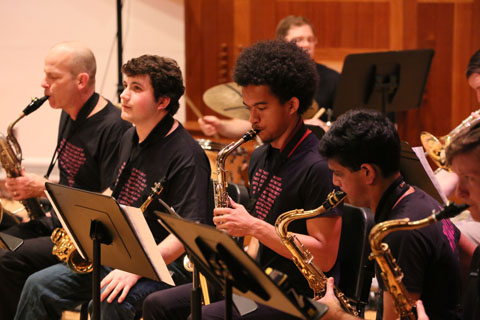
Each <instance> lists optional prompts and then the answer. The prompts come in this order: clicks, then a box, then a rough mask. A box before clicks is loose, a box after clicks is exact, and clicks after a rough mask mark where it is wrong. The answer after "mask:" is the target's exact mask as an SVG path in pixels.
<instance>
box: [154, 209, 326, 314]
mask: <svg viewBox="0 0 480 320" xmlns="http://www.w3.org/2000/svg"><path fill="white" fill-rule="evenodd" d="M155 213H156V214H157V216H158V217H159V218H160V221H161V222H162V224H163V225H164V227H165V228H166V229H167V230H169V231H170V232H171V233H172V234H174V235H175V236H176V237H177V238H178V239H179V240H180V241H181V242H182V243H183V245H184V246H185V249H186V250H187V252H188V253H189V257H190V259H191V260H192V261H193V263H194V264H195V266H196V267H197V268H198V270H199V271H200V272H201V273H203V274H204V275H205V276H206V277H207V278H208V279H209V280H210V281H211V282H213V283H215V284H219V285H220V286H221V287H222V288H223V289H224V292H225V319H231V317H232V292H234V293H235V294H237V295H240V296H243V297H245V298H248V299H251V300H255V301H256V302H258V303H261V304H264V305H267V306H270V307H272V308H275V309H278V310H280V311H283V312H286V313H288V314H291V315H293V316H296V317H299V318H302V319H319V318H321V317H322V316H323V315H324V314H325V313H326V312H327V310H328V307H327V306H326V305H324V304H321V303H319V302H316V301H314V300H312V299H310V298H307V297H305V296H303V295H298V294H296V293H295V292H294V290H293V289H291V288H290V291H289V292H284V291H282V290H280V288H279V287H278V286H277V285H276V284H275V283H274V282H273V280H272V279H271V278H270V277H269V276H267V275H266V274H265V272H264V271H263V270H262V269H261V268H260V267H259V266H258V264H257V263H256V262H255V261H254V260H253V259H252V258H251V257H250V256H249V255H248V254H247V253H245V251H244V250H243V249H242V248H241V247H239V246H238V244H237V242H235V240H234V239H233V238H232V237H231V236H229V235H228V234H227V233H225V232H222V231H219V230H217V229H215V228H214V227H211V226H208V225H202V224H199V223H195V222H192V221H188V220H185V219H181V218H178V217H175V216H172V215H169V214H165V213H161V212H158V211H155ZM192 317H194V315H193V314H192Z"/></svg>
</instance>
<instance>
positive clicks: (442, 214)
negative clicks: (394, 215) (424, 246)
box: [369, 202, 468, 250]
mask: <svg viewBox="0 0 480 320" xmlns="http://www.w3.org/2000/svg"><path fill="white" fill-rule="evenodd" d="M467 208H468V205H467V204H455V203H453V202H452V203H450V204H448V205H446V206H444V207H443V208H442V210H440V211H438V212H435V211H433V212H432V214H431V215H430V216H428V217H426V218H423V219H420V220H416V221H410V219H409V218H404V219H394V220H387V221H384V222H380V223H378V224H376V225H375V226H374V227H373V228H372V230H371V231H370V235H369V240H370V244H371V246H372V250H373V249H374V248H377V249H378V248H380V245H381V242H382V240H383V239H384V238H385V237H386V236H387V235H389V234H390V233H392V232H395V231H401V230H413V229H420V228H423V227H426V226H428V225H430V224H432V223H435V222H437V221H440V220H442V219H448V218H453V217H455V216H456V215H458V214H459V213H460V212H462V211H464V210H466V209H467Z"/></svg>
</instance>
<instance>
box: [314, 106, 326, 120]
mask: <svg viewBox="0 0 480 320" xmlns="http://www.w3.org/2000/svg"><path fill="white" fill-rule="evenodd" d="M324 113H325V108H323V107H322V108H320V109H319V110H318V111H317V113H315V114H314V115H313V117H312V119H318V118H320V117H321V116H322V114H324Z"/></svg>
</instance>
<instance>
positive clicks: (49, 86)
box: [0, 42, 130, 320]
mask: <svg viewBox="0 0 480 320" xmlns="http://www.w3.org/2000/svg"><path fill="white" fill-rule="evenodd" d="M44 72H45V77H44V79H43V81H42V83H41V85H42V87H43V89H44V90H45V95H47V96H49V103H50V106H51V107H52V108H54V109H61V110H62V114H61V118H60V126H59V134H58V145H57V148H56V152H55V154H56V156H57V157H58V161H57V162H58V168H59V172H60V184H63V185H67V186H71V187H75V188H79V189H84V190H89V191H94V192H103V191H105V189H107V188H108V186H109V184H110V180H111V179H112V175H113V173H114V170H115V165H116V162H117V152H118V145H119V139H118V137H119V136H121V135H122V134H123V133H124V132H125V131H126V130H127V129H128V128H130V124H129V123H128V122H126V121H124V120H122V119H121V118H120V110H118V108H116V107H115V106H114V105H113V104H112V103H111V102H110V101H108V100H106V99H105V98H103V97H102V96H101V95H99V94H98V93H96V92H95V73H96V62H95V56H94V55H93V53H92V51H91V50H90V49H89V48H87V47H86V46H85V45H84V44H81V43H77V42H62V43H58V44H56V45H54V46H53V47H52V48H51V49H50V50H49V51H48V54H47V56H46V58H45V64H44ZM32 116H34V115H32ZM68 127H70V128H73V127H74V128H75V129H74V130H73V129H72V130H67V128H68ZM92 132H94V133H95V134H92ZM31 138H32V139H36V138H37V137H31ZM73 151H75V152H73ZM53 165H55V163H54V162H52V164H51V166H52V168H53ZM46 181H47V180H46V179H45V178H43V177H42V176H39V175H36V174H31V173H28V172H25V171H24V172H23V173H22V175H21V176H20V177H17V178H7V180H6V184H5V185H6V188H7V189H8V191H9V192H10V194H11V195H12V197H13V199H15V200H24V199H29V198H35V197H41V196H44V190H45V182H46ZM56 226H60V223H59V222H58V221H57V220H56V219H52V218H47V217H43V218H41V219H37V220H30V221H29V222H27V223H22V224H19V225H16V226H13V227H11V228H9V229H7V230H2V232H4V233H7V234H10V235H13V236H16V237H20V238H22V239H26V240H24V242H23V244H22V246H20V247H19V248H18V249H17V250H16V251H0V296H1V297H3V300H2V303H0V319H2V320H10V319H13V317H14V315H15V310H16V308H17V303H18V299H19V298H20V293H21V291H22V287H23V285H24V283H25V280H27V278H28V276H29V275H31V274H32V273H34V272H36V271H38V270H41V269H43V268H46V267H48V266H51V265H54V264H57V263H58V259H57V257H55V256H53V255H52V247H53V243H52V241H51V240H50V235H51V233H52V230H53V228H54V227H56Z"/></svg>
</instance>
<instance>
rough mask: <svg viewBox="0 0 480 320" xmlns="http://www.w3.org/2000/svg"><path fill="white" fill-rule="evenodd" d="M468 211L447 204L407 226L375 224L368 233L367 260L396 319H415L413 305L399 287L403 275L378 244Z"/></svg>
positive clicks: (396, 222) (390, 222) (405, 222)
mask: <svg viewBox="0 0 480 320" xmlns="http://www.w3.org/2000/svg"><path fill="white" fill-rule="evenodd" d="M466 208H468V205H455V204H453V203H452V204H449V205H448V206H446V207H444V209H443V210H442V211H440V212H437V213H435V212H434V213H432V214H431V215H430V216H428V217H427V218H424V219H421V220H417V221H412V222H410V219H409V218H404V219H394V220H387V221H384V222H381V223H378V224H376V225H375V226H374V227H373V228H372V230H371V231H370V235H369V237H368V238H369V241H370V247H371V250H372V252H371V254H370V256H369V259H370V260H373V259H375V260H376V262H377V264H378V266H379V267H380V270H381V273H380V274H381V277H382V280H383V284H384V286H385V289H386V290H387V291H388V292H389V293H390V294H391V296H392V298H393V301H394V304H395V309H396V310H397V313H398V315H399V316H400V319H402V320H403V319H412V320H415V319H416V312H415V307H414V306H415V304H414V302H413V301H411V299H410V298H409V296H408V291H407V289H406V288H405V285H404V284H403V283H402V279H403V272H402V270H401V268H400V266H399V265H398V263H397V260H396V259H395V258H394V257H393V255H392V253H391V251H390V248H389V246H388V244H387V243H385V242H382V240H383V239H384V238H385V237H386V236H387V235H389V234H390V233H392V232H395V231H401V230H414V229H420V228H423V227H426V226H428V225H430V224H433V223H435V222H437V221H440V220H442V219H447V218H452V217H454V216H456V215H457V214H459V213H460V212H462V211H464V210H465V209H466Z"/></svg>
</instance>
